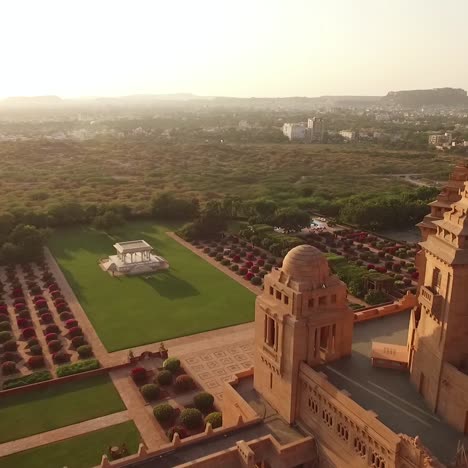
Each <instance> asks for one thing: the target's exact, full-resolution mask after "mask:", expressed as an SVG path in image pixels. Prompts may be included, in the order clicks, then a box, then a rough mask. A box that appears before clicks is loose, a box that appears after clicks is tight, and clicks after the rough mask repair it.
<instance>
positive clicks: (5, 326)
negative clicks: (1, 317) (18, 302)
mask: <svg viewBox="0 0 468 468" xmlns="http://www.w3.org/2000/svg"><path fill="white" fill-rule="evenodd" d="M8 330H11V325H10V322H7V321H6V320H5V321H3V322H0V331H8Z"/></svg>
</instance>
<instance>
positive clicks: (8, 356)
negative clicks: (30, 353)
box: [1, 351, 20, 362]
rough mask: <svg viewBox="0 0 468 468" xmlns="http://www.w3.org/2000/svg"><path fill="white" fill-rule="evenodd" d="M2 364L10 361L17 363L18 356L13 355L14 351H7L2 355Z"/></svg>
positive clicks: (16, 354)
mask: <svg viewBox="0 0 468 468" xmlns="http://www.w3.org/2000/svg"><path fill="white" fill-rule="evenodd" d="M1 359H2V362H7V361H12V362H18V361H19V360H20V357H19V354H18V353H15V352H14V351H7V352H6V353H3V355H2V358H1Z"/></svg>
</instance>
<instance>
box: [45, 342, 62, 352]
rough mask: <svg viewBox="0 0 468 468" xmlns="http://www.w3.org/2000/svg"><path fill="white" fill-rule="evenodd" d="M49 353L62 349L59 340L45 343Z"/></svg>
mask: <svg viewBox="0 0 468 468" xmlns="http://www.w3.org/2000/svg"><path fill="white" fill-rule="evenodd" d="M47 346H48V348H49V351H51V352H55V351H58V350H59V349H61V348H62V343H60V341H59V340H52V341H49V342H48V343H47Z"/></svg>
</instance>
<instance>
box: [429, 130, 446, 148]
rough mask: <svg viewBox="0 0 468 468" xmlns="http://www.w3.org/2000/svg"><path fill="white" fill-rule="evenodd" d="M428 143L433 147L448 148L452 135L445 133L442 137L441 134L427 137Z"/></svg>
mask: <svg viewBox="0 0 468 468" xmlns="http://www.w3.org/2000/svg"><path fill="white" fill-rule="evenodd" d="M428 142H429V144H430V145H434V146H443V145H449V146H450V144H451V143H452V134H451V133H449V132H446V133H444V134H443V135H441V134H434V135H429V139H428Z"/></svg>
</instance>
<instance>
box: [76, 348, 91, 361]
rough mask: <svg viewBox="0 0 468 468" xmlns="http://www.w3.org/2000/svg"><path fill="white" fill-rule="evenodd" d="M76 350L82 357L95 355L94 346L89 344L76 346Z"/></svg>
mask: <svg viewBox="0 0 468 468" xmlns="http://www.w3.org/2000/svg"><path fill="white" fill-rule="evenodd" d="M76 351H77V352H78V355H79V356H80V358H82V359H83V358H89V357H91V356H92V355H93V348H91V346H89V345H82V346H78V348H76Z"/></svg>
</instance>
